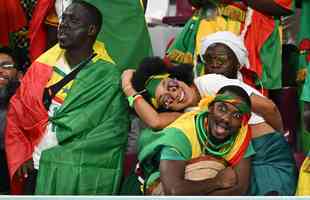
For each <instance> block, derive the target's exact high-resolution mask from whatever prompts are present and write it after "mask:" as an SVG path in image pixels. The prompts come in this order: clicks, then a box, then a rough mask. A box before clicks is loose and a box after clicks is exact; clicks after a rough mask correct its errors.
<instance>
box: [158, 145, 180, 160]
mask: <svg viewBox="0 0 310 200" xmlns="http://www.w3.org/2000/svg"><path fill="white" fill-rule="evenodd" d="M160 160H185V158H183V157H182V156H181V155H180V153H179V152H178V151H177V150H176V149H174V148H171V147H164V148H162V150H161V152H160Z"/></svg>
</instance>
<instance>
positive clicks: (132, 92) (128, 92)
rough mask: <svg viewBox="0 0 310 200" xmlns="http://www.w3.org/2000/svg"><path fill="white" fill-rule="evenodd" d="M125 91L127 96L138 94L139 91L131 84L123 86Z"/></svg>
mask: <svg viewBox="0 0 310 200" xmlns="http://www.w3.org/2000/svg"><path fill="white" fill-rule="evenodd" d="M123 92H124V93H125V95H126V96H127V97H128V96H133V95H135V94H137V91H136V90H135V89H134V88H133V87H132V86H131V85H128V86H125V87H123Z"/></svg>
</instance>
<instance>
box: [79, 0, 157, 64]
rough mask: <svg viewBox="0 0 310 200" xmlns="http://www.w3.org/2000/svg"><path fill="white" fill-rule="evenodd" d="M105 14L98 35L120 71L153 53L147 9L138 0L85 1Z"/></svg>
mask: <svg viewBox="0 0 310 200" xmlns="http://www.w3.org/2000/svg"><path fill="white" fill-rule="evenodd" d="M85 1H87V2H89V3H91V4H93V5H95V6H96V7H97V8H98V9H99V10H100V11H101V13H102V16H103V20H102V22H103V24H102V28H101V32H100V34H99V36H98V39H99V40H100V41H104V43H105V44H106V47H107V50H108V52H109V54H110V55H111V57H112V58H113V60H114V61H115V62H116V63H117V65H118V66H120V68H121V70H124V69H127V68H136V66H137V65H138V63H139V62H140V61H141V60H142V59H143V58H144V57H146V56H150V55H152V47H151V41H150V37H149V33H148V30H147V26H146V22H145V18H144V12H143V11H144V10H143V7H142V5H141V3H140V1H139V0H113V1H102V0H85Z"/></svg>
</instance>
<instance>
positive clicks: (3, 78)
mask: <svg viewBox="0 0 310 200" xmlns="http://www.w3.org/2000/svg"><path fill="white" fill-rule="evenodd" d="M20 75H21V73H20V68H19V65H18V62H17V57H16V55H15V53H14V52H13V50H11V49H10V48H7V47H3V48H0V173H1V175H0V176H1V177H2V178H1V180H0V194H8V192H9V172H8V168H7V162H6V156H5V152H4V139H3V136H4V129H5V124H6V112H7V108H8V103H9V100H10V98H11V97H12V95H13V94H14V93H15V90H16V89H17V87H18V86H19V77H20Z"/></svg>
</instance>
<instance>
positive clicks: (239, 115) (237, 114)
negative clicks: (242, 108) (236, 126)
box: [233, 112, 242, 119]
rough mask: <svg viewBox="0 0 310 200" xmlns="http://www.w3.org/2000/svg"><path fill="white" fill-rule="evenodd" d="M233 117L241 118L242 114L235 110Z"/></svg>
mask: <svg viewBox="0 0 310 200" xmlns="http://www.w3.org/2000/svg"><path fill="white" fill-rule="evenodd" d="M233 117H234V118H235V119H241V117H242V114H241V113H239V112H235V113H234V114H233Z"/></svg>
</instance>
